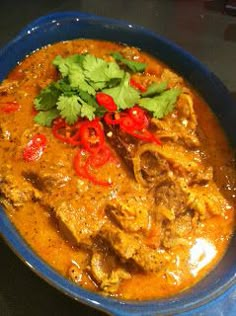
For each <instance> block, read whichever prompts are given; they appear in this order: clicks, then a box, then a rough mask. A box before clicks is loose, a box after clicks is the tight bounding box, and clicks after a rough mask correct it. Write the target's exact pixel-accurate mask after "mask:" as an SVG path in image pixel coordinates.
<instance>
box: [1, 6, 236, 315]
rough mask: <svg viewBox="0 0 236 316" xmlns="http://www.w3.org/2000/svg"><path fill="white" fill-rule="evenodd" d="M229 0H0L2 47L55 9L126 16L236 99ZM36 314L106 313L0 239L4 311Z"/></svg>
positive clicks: (235, 37) (234, 30)
mask: <svg viewBox="0 0 236 316" xmlns="http://www.w3.org/2000/svg"><path fill="white" fill-rule="evenodd" d="M224 2H225V1H201V0H195V1H191V0H175V1H174V0H159V1H158V0H146V1H145V0H129V1H128V0H116V1H112V0H75V1H70V0H43V1H38V0H32V1H30V0H24V1H20V0H18V1H15V0H12V1H10V0H8V1H5V0H4V1H2V0H0V48H1V47H2V46H3V45H4V44H6V43H7V42H8V41H9V40H10V39H12V38H13V37H14V36H15V35H16V34H17V33H18V32H19V31H20V29H21V28H23V27H24V26H25V25H26V24H27V23H28V22H30V21H32V20H33V19H35V18H37V17H39V16H41V15H44V14H47V13H51V12H55V11H69V10H77V11H83V12H89V13H94V14H97V15H101V16H105V17H112V18H117V19H123V20H127V21H130V22H131V23H135V24H140V25H143V26H145V27H147V28H149V29H152V30H153V31H155V32H157V33H159V34H160V35H163V36H165V37H167V38H169V39H170V40H172V41H173V42H175V43H177V44H179V45H180V46H182V47H183V48H185V49H186V50H187V51H189V52H190V53H191V54H192V55H194V56H195V57H197V58H198V59H199V60H200V61H201V62H202V63H204V64H205V65H207V66H208V68H210V69H211V70H212V71H213V72H214V73H215V74H216V75H217V76H218V77H219V78H220V79H221V80H222V81H223V83H224V84H225V85H226V87H227V88H228V89H229V91H230V93H231V94H232V96H233V97H234V98H235V99H236V17H235V16H232V15H230V14H228V13H226V12H225V10H224ZM218 311H219V310H218ZM207 314H208V313H207ZM31 315H32V316H41V315H44V316H49V315H50V316H54V315H58V316H64V315H65V316H74V315H77V316H79V315H83V316H86V315H97V316H101V315H104V314H103V313H102V312H98V311H95V310H93V309H91V308H89V307H86V306H84V305H82V304H79V303H77V302H75V301H73V300H71V299H70V298H68V297H66V296H64V295H63V294H61V293H59V292H58V291H57V290H55V289H54V288H52V287H51V286H49V285H48V284H46V283H45V282H44V281H42V280H41V279H40V278H39V277H37V276H36V275H35V274H34V273H33V272H32V271H30V270H29V268H27V267H26V266H25V265H24V264H23V263H22V262H21V261H20V260H19V259H18V258H17V257H16V256H15V255H14V254H13V252H12V251H11V250H10V249H9V248H8V247H7V246H6V245H5V244H4V242H3V241H2V240H1V238H0V316H31ZM201 315H206V312H203V314H201ZM215 315H216V314H215ZM217 315H226V316H228V315H229V314H227V313H223V314H222V313H221V314H217Z"/></svg>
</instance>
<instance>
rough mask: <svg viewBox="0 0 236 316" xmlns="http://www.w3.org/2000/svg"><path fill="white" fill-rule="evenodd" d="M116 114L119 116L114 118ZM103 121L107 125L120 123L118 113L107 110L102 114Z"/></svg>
mask: <svg viewBox="0 0 236 316" xmlns="http://www.w3.org/2000/svg"><path fill="white" fill-rule="evenodd" d="M116 116H119V118H116ZM104 121H105V122H106V123H107V124H108V125H116V124H120V115H119V114H118V113H116V112H114V113H113V112H107V113H106V114H105V115H104Z"/></svg>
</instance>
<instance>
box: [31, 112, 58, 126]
mask: <svg viewBox="0 0 236 316" xmlns="http://www.w3.org/2000/svg"><path fill="white" fill-rule="evenodd" d="M58 116H59V111H58V110H57V109H51V110H49V111H40V112H39V113H38V114H37V115H36V116H35V117H34V121H35V122H36V123H38V124H39V125H42V126H48V127H50V126H51V125H52V121H53V120H54V119H55V118H57V117H58Z"/></svg>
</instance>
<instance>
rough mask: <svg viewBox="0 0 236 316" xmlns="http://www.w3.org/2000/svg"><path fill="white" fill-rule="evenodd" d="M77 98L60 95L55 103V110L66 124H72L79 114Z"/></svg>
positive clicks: (79, 108)
mask: <svg viewBox="0 0 236 316" xmlns="http://www.w3.org/2000/svg"><path fill="white" fill-rule="evenodd" d="M78 98H79V97H78V96H76V95H72V96H64V95H61V96H60V97H59V99H58V101H57V109H58V110H59V111H60V115H61V117H63V118H64V119H65V120H66V122H67V123H68V124H74V123H75V122H76V121H77V118H78V116H79V114H80V110H81V106H80V104H79V103H78Z"/></svg>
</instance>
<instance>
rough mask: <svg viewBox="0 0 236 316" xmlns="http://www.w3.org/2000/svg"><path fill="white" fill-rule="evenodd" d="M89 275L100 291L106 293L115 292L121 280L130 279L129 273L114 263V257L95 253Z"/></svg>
mask: <svg viewBox="0 0 236 316" xmlns="http://www.w3.org/2000/svg"><path fill="white" fill-rule="evenodd" d="M90 270H91V271H90V272H91V275H92V277H93V279H94V280H95V282H96V283H97V284H98V285H99V287H100V289H101V290H103V291H105V292H107V293H115V292H117V290H118V288H119V286H120V283H121V281H122V280H126V279H129V278H131V275H130V273H129V272H128V271H127V270H126V269H125V268H124V267H122V265H121V264H120V263H119V264H118V263H117V262H116V260H115V258H114V256H112V255H110V256H109V255H107V254H105V255H104V252H103V253H101V252H95V253H94V254H93V256H92V259H91V268H90Z"/></svg>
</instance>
